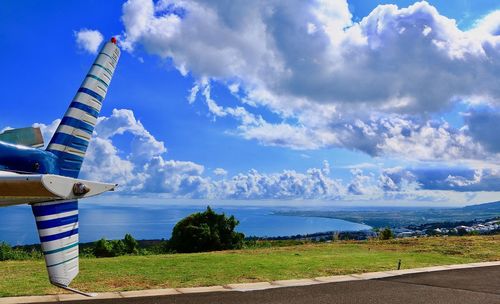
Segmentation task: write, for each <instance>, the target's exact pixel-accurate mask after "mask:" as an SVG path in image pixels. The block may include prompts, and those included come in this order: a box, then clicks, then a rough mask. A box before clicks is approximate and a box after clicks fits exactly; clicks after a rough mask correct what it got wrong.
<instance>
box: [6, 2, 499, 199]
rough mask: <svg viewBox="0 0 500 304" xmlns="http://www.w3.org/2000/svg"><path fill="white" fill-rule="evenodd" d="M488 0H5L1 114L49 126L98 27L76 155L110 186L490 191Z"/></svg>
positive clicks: (338, 193) (327, 192)
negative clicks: (86, 139)
mask: <svg viewBox="0 0 500 304" xmlns="http://www.w3.org/2000/svg"><path fill="white" fill-rule="evenodd" d="M384 4H396V5H397V7H395V6H387V5H385V6H382V5H384ZM498 10H500V4H499V3H498V1H487V0H481V1H465V0H461V1H453V3H451V2H450V1H429V2H418V3H415V2H414V1H397V2H395V1H362V0H356V1H348V2H345V1H344V0H338V1H311V2H302V1H297V2H294V1H289V2H288V1H287V2H279V1H269V2H260V1H255V2H253V3H246V2H241V3H238V1H231V2H227V1H220V2H217V1H215V2H210V3H206V2H204V1H180V2H178V1H174V0H172V1H171V0H165V1H156V2H152V1H148V0H133V1H129V2H119V1H52V2H48V3H43V4H42V3H40V2H37V1H10V2H4V3H2V9H1V10H0V20H1V21H0V24H1V26H0V55H1V56H2V58H4V60H3V64H2V66H3V72H4V73H2V75H1V76H0V77H1V79H0V80H1V83H2V84H3V85H4V90H3V96H2V98H3V104H4V107H2V115H1V116H0V129H3V128H6V127H14V128H15V127H23V126H28V125H32V124H33V123H37V124H38V125H40V126H41V127H42V129H43V132H44V136H46V137H50V135H51V132H53V131H54V129H55V127H56V126H57V121H55V120H56V119H58V118H60V117H61V116H62V115H63V113H64V111H65V110H66V108H67V106H68V104H69V102H70V101H71V98H72V97H73V96H74V94H75V92H76V89H77V88H78V86H79V84H80V82H81V80H82V79H83V77H84V75H85V74H86V72H87V70H88V69H89V66H90V65H91V63H92V61H93V60H94V58H95V51H96V47H97V46H98V45H99V44H100V43H101V42H102V41H101V38H100V37H103V38H102V39H104V40H107V39H109V38H110V37H111V36H118V37H119V41H120V46H121V48H122V56H121V58H120V62H119V64H118V69H117V72H116V73H115V77H114V79H113V81H112V84H111V86H110V90H109V93H108V95H107V97H106V101H105V103H104V108H103V110H102V112H101V116H102V118H101V123H100V125H99V126H98V128H97V129H96V132H97V133H96V135H95V137H96V139H95V140H94V141H93V142H92V144H91V146H90V148H89V152H88V153H89V157H88V158H89V159H88V160H87V161H86V163H85V167H84V169H83V170H84V171H83V177H85V178H91V179H98V180H103V181H116V182H118V183H120V184H121V185H122V186H121V192H119V193H118V196H130V195H148V196H150V197H151V196H153V197H154V196H157V197H164V196H165V197H173V198H192V199H207V198H210V199H221V200H222V199H236V200H248V199H257V200H259V199H271V200H288V199H294V200H305V201H307V200H324V201H332V202H335V201H339V200H340V201H366V202H368V203H370V202H373V204H376V203H380V202H393V203H395V204H398V203H404V204H418V203H422V202H425V203H428V204H430V203H435V204H466V203H478V202H484V201H489V200H498V199H499V198H500V146H499V145H498V144H495V139H497V137H496V132H495V128H497V129H498V126H497V124H496V121H497V120H496V119H497V118H500V114H499V112H498V107H499V105H500V92H499V91H498V79H499V76H500V74H499V72H498V71H499V69H498V67H499V65H500V36H499V34H500V13H498ZM190 96H191V97H190ZM46 140H48V138H46Z"/></svg>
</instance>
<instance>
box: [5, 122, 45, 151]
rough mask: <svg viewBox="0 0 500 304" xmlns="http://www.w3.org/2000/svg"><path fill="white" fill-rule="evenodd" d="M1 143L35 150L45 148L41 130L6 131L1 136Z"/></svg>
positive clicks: (21, 129) (31, 128) (30, 128)
mask: <svg viewBox="0 0 500 304" xmlns="http://www.w3.org/2000/svg"><path fill="white" fill-rule="evenodd" d="M0 141H3V142H7V143H10V144H15V145H22V146H27V147H33V148H42V147H43V137H42V132H41V131H40V128H33V127H28V128H20V129H11V130H6V131H4V132H3V133H1V134H0Z"/></svg>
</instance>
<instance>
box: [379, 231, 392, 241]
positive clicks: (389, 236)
mask: <svg viewBox="0 0 500 304" xmlns="http://www.w3.org/2000/svg"><path fill="white" fill-rule="evenodd" d="M379 237H380V239H381V240H388V239H392V238H394V232H392V230H391V229H390V228H385V229H384V230H381V231H380V235H379Z"/></svg>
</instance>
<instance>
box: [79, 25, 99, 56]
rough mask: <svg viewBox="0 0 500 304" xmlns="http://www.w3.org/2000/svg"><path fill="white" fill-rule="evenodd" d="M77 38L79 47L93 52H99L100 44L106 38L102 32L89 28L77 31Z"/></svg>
mask: <svg viewBox="0 0 500 304" xmlns="http://www.w3.org/2000/svg"><path fill="white" fill-rule="evenodd" d="M75 38H76V44H77V45H78V47H79V48H80V49H82V50H84V51H86V52H89V53H91V54H96V53H97V51H98V49H99V46H100V45H101V43H102V41H103V40H104V38H103V36H102V34H101V32H99V31H97V30H89V29H81V30H79V31H75Z"/></svg>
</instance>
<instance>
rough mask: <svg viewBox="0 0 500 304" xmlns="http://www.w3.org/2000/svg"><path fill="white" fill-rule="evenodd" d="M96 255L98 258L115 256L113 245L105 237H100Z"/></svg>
mask: <svg viewBox="0 0 500 304" xmlns="http://www.w3.org/2000/svg"><path fill="white" fill-rule="evenodd" d="M94 255H95V256H96V257H98V258H101V257H112V256H114V255H113V245H112V244H111V243H110V242H109V241H108V240H106V239H105V238H102V239H100V240H99V241H97V242H96V243H95V246H94Z"/></svg>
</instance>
